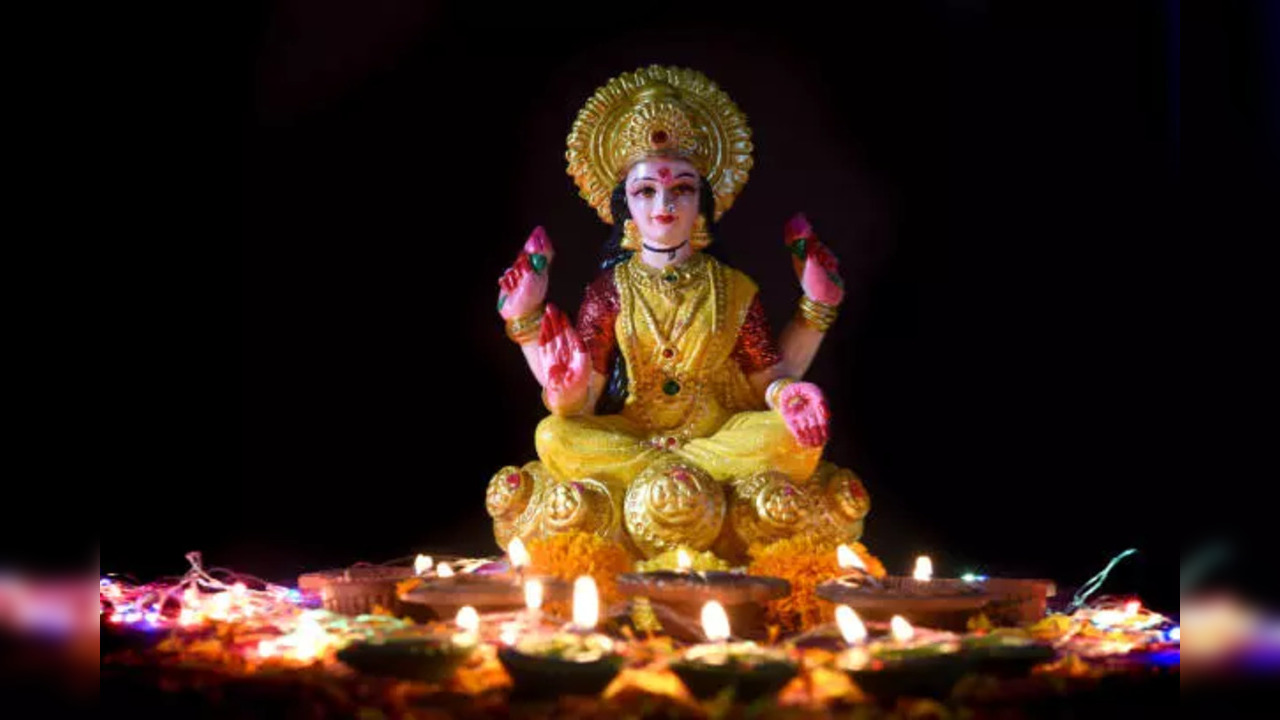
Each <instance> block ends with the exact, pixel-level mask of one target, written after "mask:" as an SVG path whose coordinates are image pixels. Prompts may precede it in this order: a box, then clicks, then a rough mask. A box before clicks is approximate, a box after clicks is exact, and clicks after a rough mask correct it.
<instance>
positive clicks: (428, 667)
mask: <svg viewBox="0 0 1280 720" xmlns="http://www.w3.org/2000/svg"><path fill="white" fill-rule="evenodd" d="M454 625H455V626H456V628H457V632H453V633H447V634H445V633H438V634H435V635H431V636H427V637H422V636H409V637H390V638H385V639H378V640H369V641H364V642H356V643H352V644H351V645H348V646H347V647H345V648H343V649H341V650H339V651H338V653H337V657H338V660H340V661H342V662H343V663H345V664H346V665H349V666H350V667H351V668H352V669H354V670H357V671H359V672H361V673H365V674H368V675H381V676H385V677H395V678H400V679H403V680H418V681H422V682H442V681H444V680H447V679H448V678H449V677H450V676H451V675H453V672H454V671H455V670H456V669H457V668H458V666H459V665H461V664H462V663H464V662H466V660H467V658H469V657H471V654H472V653H473V652H474V651H475V650H476V648H477V646H479V644H480V635H479V631H480V615H479V613H477V612H476V610H475V608H472V607H463V608H462V609H460V610H459V611H458V614H457V617H456V618H455V620H454Z"/></svg>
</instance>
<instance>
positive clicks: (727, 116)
mask: <svg viewBox="0 0 1280 720" xmlns="http://www.w3.org/2000/svg"><path fill="white" fill-rule="evenodd" d="M751 150H752V145H751V129H750V128H748V127H747V118H746V116H745V115H744V114H743V113H742V111H740V110H739V109H738V107H737V106H736V105H734V104H733V101H732V100H730V99H729V96H728V95H726V94H725V93H724V91H722V90H721V89H720V88H719V87H717V86H716V84H715V83H713V82H711V81H710V80H709V79H707V77H706V76H705V75H703V74H702V73H699V72H697V71H695V70H689V69H686V68H676V67H662V66H658V65H651V66H649V67H647V68H641V69H639V70H636V71H635V72H633V73H623V74H622V75H619V76H618V77H615V78H613V79H612V80H610V81H609V82H608V83H607V84H606V85H605V86H604V87H601V88H598V89H597V90H596V92H595V94H594V95H592V96H591V98H590V99H589V100H587V104H586V105H584V106H583V108H582V110H581V111H579V113H578V117H577V119H576V120H574V123H573V129H572V131H570V133H569V149H568V151H567V152H566V153H565V158H566V159H567V160H568V161H569V167H568V173H569V174H570V175H572V176H573V180H574V182H575V183H577V185H578V194H579V195H581V196H582V198H583V199H585V200H586V201H587V202H588V203H590V204H591V207H593V208H595V210H596V212H597V213H599V215H600V219H602V220H604V221H605V222H606V223H609V224H613V214H612V212H611V210H610V208H609V198H610V194H611V193H612V192H613V188H614V186H616V185H617V184H618V183H619V182H621V181H622V180H623V179H624V178H626V175H627V171H628V170H629V169H630V168H631V166H632V165H634V164H635V163H636V162H637V161H640V160H643V159H645V158H650V157H677V158H683V159H685V160H688V161H689V162H690V163H692V164H693V166H694V167H695V168H697V170H698V172H699V173H700V174H701V175H702V176H703V177H705V178H706V179H707V182H708V183H709V184H710V185H711V189H712V191H713V192H714V193H715V196H716V209H715V219H716V220H719V219H720V216H721V215H723V214H724V212H725V211H726V210H728V209H729V208H730V207H731V206H732V205H733V201H734V198H735V197H737V195H738V193H739V192H741V191H742V187H743V186H744V185H746V183H747V174H748V172H749V171H750V170H751V163H752V160H751Z"/></svg>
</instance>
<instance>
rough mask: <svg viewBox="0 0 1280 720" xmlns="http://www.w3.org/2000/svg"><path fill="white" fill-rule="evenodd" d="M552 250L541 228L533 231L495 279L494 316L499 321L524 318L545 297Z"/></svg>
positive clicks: (545, 232)
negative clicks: (509, 264) (518, 253)
mask: <svg viewBox="0 0 1280 720" xmlns="http://www.w3.org/2000/svg"><path fill="white" fill-rule="evenodd" d="M554 257H555V250H554V249H553V248H552V247H551V238H548V237H547V231H546V230H543V229H542V226H541V225H539V226H538V227H536V228H534V229H533V233H532V234H530V235H529V239H528V240H526V241H525V243H524V248H522V249H521V251H520V255H519V256H518V257H517V258H516V261H515V262H514V263H512V265H511V267H509V268H507V271H506V272H504V273H503V274H502V277H501V278H498V288H499V290H498V314H499V315H501V316H502V319H503V320H510V319H512V318H517V317H521V316H523V315H528V314H529V313H530V312H532V311H534V310H536V309H537V308H538V307H539V306H540V305H542V301H543V300H544V299H545V298H546V297H547V281H548V279H549V277H550V273H551V260H552V259H553V258H554Z"/></svg>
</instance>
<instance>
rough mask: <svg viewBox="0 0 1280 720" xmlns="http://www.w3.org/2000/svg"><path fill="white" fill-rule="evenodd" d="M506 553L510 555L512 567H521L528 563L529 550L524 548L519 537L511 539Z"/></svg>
mask: <svg viewBox="0 0 1280 720" xmlns="http://www.w3.org/2000/svg"><path fill="white" fill-rule="evenodd" d="M507 555H508V556H510V557H511V565H512V566H513V567H517V568H522V567H524V566H526V565H528V564H529V551H528V550H526V549H525V547H524V542H523V541H522V540H521V539H520V538H516V539H515V540H512V541H511V544H510V545H508V546H507Z"/></svg>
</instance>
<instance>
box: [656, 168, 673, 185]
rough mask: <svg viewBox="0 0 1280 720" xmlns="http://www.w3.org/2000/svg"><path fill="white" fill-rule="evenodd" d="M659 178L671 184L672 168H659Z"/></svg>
mask: <svg viewBox="0 0 1280 720" xmlns="http://www.w3.org/2000/svg"><path fill="white" fill-rule="evenodd" d="M658 177H659V178H662V182H664V183H665V182H671V168H665V167H664V168H658Z"/></svg>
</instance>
